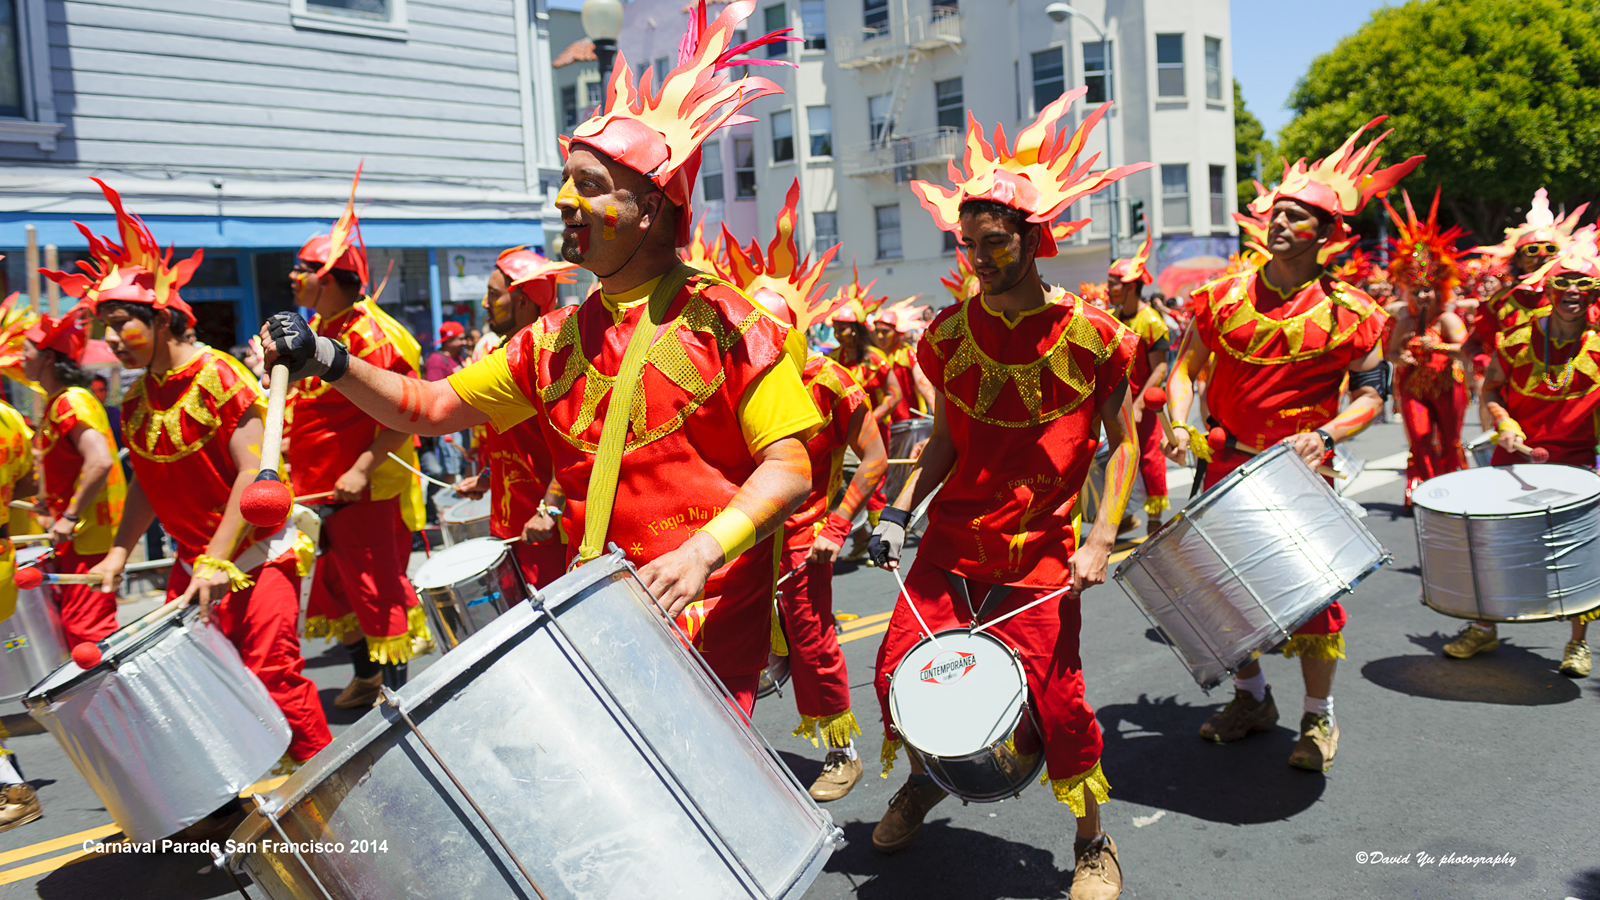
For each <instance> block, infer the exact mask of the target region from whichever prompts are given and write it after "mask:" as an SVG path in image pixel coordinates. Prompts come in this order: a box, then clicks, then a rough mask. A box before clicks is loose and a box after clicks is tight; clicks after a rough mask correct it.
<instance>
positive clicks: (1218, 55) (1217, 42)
mask: <svg viewBox="0 0 1600 900" xmlns="http://www.w3.org/2000/svg"><path fill="white" fill-rule="evenodd" d="M1206 99H1207V100H1216V101H1218V102H1220V101H1221V100H1222V38H1212V37H1208V38H1206Z"/></svg>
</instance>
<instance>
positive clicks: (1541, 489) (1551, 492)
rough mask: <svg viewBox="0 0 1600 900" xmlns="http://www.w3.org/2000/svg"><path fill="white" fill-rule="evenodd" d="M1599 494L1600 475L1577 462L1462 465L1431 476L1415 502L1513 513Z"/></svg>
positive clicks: (1455, 511)
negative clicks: (1570, 464)
mask: <svg viewBox="0 0 1600 900" xmlns="http://www.w3.org/2000/svg"><path fill="white" fill-rule="evenodd" d="M1596 495H1600V475H1596V474H1595V473H1593V472H1591V471H1589V470H1588V469H1580V468H1578V467H1577V466H1561V465H1515V466H1497V467H1494V468H1483V469H1463V470H1461V471H1459V472H1451V473H1450V474H1448V475H1440V476H1439V477H1438V478H1430V479H1428V480H1427V481H1424V482H1423V483H1422V484H1421V485H1419V486H1418V487H1417V490H1416V492H1415V493H1413V494H1412V496H1411V502H1413V503H1415V504H1416V505H1418V506H1420V507H1422V508H1423V509H1431V510H1433V511H1434V512H1439V513H1445V514H1446V515H1453V516H1465V515H1473V516H1515V515H1527V514H1528V513H1536V512H1541V511H1543V510H1546V509H1550V508H1552V507H1561V506H1567V505H1569V504H1573V503H1581V502H1583V501H1585V500H1588V499H1589V498H1591V497H1594V496H1596Z"/></svg>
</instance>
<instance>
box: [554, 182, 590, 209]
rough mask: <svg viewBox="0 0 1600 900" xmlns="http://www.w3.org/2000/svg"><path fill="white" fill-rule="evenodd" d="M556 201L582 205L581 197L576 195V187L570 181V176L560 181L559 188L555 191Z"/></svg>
mask: <svg viewBox="0 0 1600 900" xmlns="http://www.w3.org/2000/svg"><path fill="white" fill-rule="evenodd" d="M556 202H557V203H574V204H577V205H578V206H583V205H584V204H583V198H582V197H580V196H578V188H577V186H576V185H574V184H573V183H572V179H571V178H568V179H567V180H566V181H564V182H562V183H561V190H560V191H557V192H556Z"/></svg>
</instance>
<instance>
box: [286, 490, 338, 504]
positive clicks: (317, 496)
mask: <svg viewBox="0 0 1600 900" xmlns="http://www.w3.org/2000/svg"><path fill="white" fill-rule="evenodd" d="M333 493H334V492H333V491H317V492H316V493H315V494H306V495H305V496H304V497H296V498H294V502H296V503H300V502H303V501H306V500H321V499H322V498H323V497H332V496H333Z"/></svg>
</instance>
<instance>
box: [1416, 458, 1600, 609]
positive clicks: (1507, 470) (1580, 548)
mask: <svg viewBox="0 0 1600 900" xmlns="http://www.w3.org/2000/svg"><path fill="white" fill-rule="evenodd" d="M1561 470H1566V471H1565V473H1563V472H1562V471H1561ZM1519 472H1521V473H1524V474H1526V475H1527V477H1528V478H1534V479H1537V478H1541V477H1543V478H1549V477H1551V476H1557V475H1566V476H1567V477H1570V478H1571V479H1572V480H1574V481H1576V482H1577V483H1579V484H1582V483H1584V482H1590V481H1597V480H1600V479H1595V477H1594V475H1593V473H1590V472H1589V471H1588V470H1585V469H1579V468H1576V467H1573V466H1554V465H1548V464H1547V465H1538V466H1534V465H1516V466H1501V467H1497V468H1486V469H1474V470H1470V473H1462V472H1456V473H1451V474H1449V475H1442V476H1440V477H1438V478H1433V479H1430V480H1428V481H1425V482H1423V483H1422V484H1421V485H1420V486H1418V488H1417V490H1416V492H1415V494H1414V498H1415V508H1414V511H1413V514H1414V516H1415V523H1416V530H1417V546H1418V548H1419V551H1420V558H1421V568H1422V602H1423V603H1424V604H1426V605H1427V606H1429V607H1431V608H1433V609H1435V610H1437V611H1439V612H1442V613H1444V614H1445V615H1448V616H1456V617H1458V618H1463V619H1481V620H1484V621H1491V622H1526V621H1540V620H1548V619H1557V618H1563V617H1568V616H1574V615H1578V614H1580V613H1584V612H1588V611H1589V610H1592V609H1595V608H1597V607H1600V491H1596V492H1594V493H1591V494H1590V495H1588V496H1584V495H1582V494H1581V493H1579V494H1571V495H1569V496H1570V500H1569V501H1568V502H1563V503H1556V504H1553V505H1549V506H1544V507H1542V508H1541V507H1539V506H1532V507H1529V509H1528V511H1527V512H1525V513H1519V514H1478V513H1465V514H1463V513H1459V512H1447V511H1441V510H1439V509H1433V508H1430V507H1429V505H1427V504H1428V503H1429V502H1430V496H1431V495H1433V494H1434V493H1435V492H1439V491H1450V490H1451V486H1452V485H1454V486H1455V488H1456V489H1457V490H1465V491H1466V492H1467V493H1468V494H1469V495H1470V494H1472V493H1474V492H1475V489H1476V492H1480V493H1483V494H1485V495H1486V494H1487V492H1486V491H1483V490H1482V488H1481V487H1480V486H1478V485H1474V484H1471V483H1469V480H1470V479H1476V478H1494V477H1496V475H1495V474H1492V473H1500V474H1503V475H1504V477H1505V479H1506V480H1507V481H1510V480H1511V479H1512V478H1513V477H1515V475H1516V473H1519ZM1457 476H1463V477H1457Z"/></svg>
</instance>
